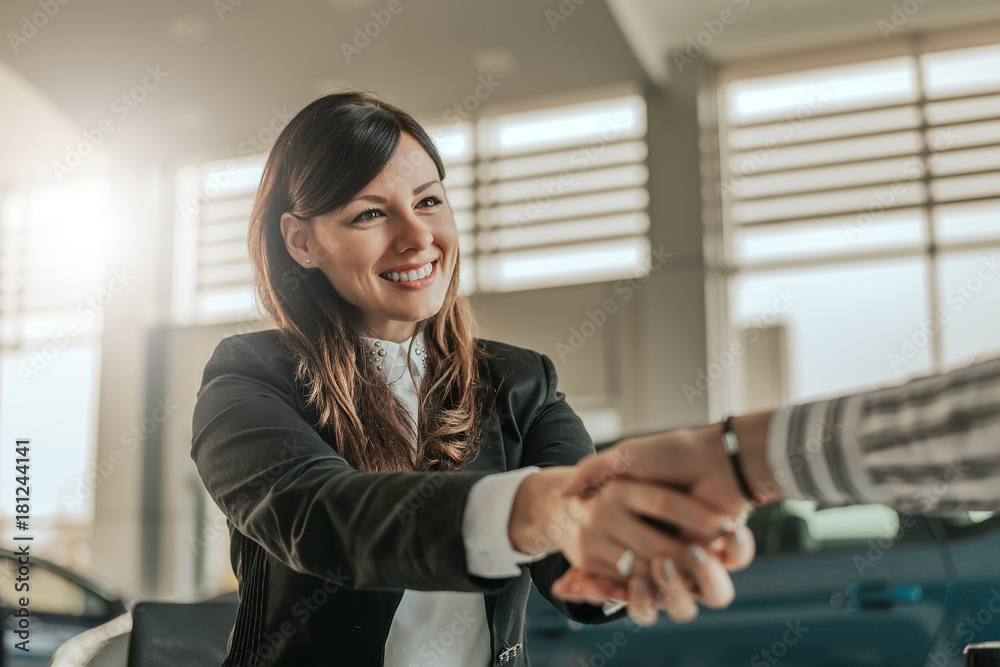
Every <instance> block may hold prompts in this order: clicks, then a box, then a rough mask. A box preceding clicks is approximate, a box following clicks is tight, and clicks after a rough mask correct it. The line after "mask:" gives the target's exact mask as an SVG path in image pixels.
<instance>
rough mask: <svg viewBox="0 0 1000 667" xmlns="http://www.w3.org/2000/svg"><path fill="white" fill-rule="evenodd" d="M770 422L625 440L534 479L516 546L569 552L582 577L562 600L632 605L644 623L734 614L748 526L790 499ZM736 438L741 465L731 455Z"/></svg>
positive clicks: (760, 418)
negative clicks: (773, 454)
mask: <svg viewBox="0 0 1000 667" xmlns="http://www.w3.org/2000/svg"><path fill="white" fill-rule="evenodd" d="M769 418H770V413H759V414H757V415H747V416H745V417H738V418H736V419H734V420H733V421H732V422H731V426H732V434H731V435H728V436H727V435H726V434H725V433H724V428H723V425H721V424H716V425H713V426H707V427H704V428H698V429H681V430H674V431H664V432H659V433H653V434H649V435H642V436H634V437H629V438H624V439H622V440H620V441H618V442H616V443H615V444H614V445H613V446H611V447H608V448H606V449H604V450H602V451H601V452H599V453H597V454H595V455H591V456H588V457H586V458H584V459H582V460H581V461H579V462H578V463H577V464H576V465H575V466H565V467H551V468H544V469H542V470H541V471H539V472H537V473H535V474H532V475H529V476H528V477H527V478H525V480H524V482H523V483H522V484H521V487H520V488H519V489H518V492H517V495H516V496H515V499H514V506H513V509H512V512H511V518H510V524H509V526H508V529H509V536H510V540H511V544H512V545H513V546H514V548H515V549H516V550H517V551H519V552H521V553H523V554H527V555H529V556H541V555H547V554H551V553H555V552H562V554H563V555H564V556H565V557H566V559H567V560H568V561H569V563H570V564H571V566H572V567H571V568H570V569H569V570H568V571H567V572H566V573H565V574H564V575H563V576H562V577H560V578H559V579H558V580H556V581H555V582H554V584H553V586H552V594H553V595H554V596H556V597H559V598H562V599H564V600H566V601H568V602H586V603H591V604H598V605H600V604H602V603H604V604H605V605H606V606H605V609H608V606H607V604H608V603H614V602H616V601H617V602H619V603H627V609H628V614H629V616H630V617H631V618H632V619H633V620H634V621H635V622H636V623H639V624H641V625H652V624H653V623H655V622H656V618H657V616H658V613H659V610H663V611H665V612H666V613H667V614H668V615H669V616H670V617H671V618H672V619H674V620H675V621H679V622H684V621H689V620H692V619H693V618H695V617H696V616H697V614H698V602H701V603H702V604H704V605H705V606H707V607H712V608H723V607H726V606H728V605H729V604H730V603H731V602H732V600H733V596H734V590H733V584H732V580H731V579H730V577H729V572H732V571H736V570H740V569H743V568H745V567H746V566H748V565H749V564H750V562H751V561H752V560H753V556H754V552H755V546H754V540H753V535H752V534H751V532H750V530H749V529H748V528H747V527H746V526H745V525H744V520H745V518H746V516H747V515H748V514H749V512H750V511H751V510H752V508H753V505H758V504H763V503H765V502H769V501H771V500H776V499H778V498H779V497H780V493H779V491H778V485H777V484H776V483H775V481H774V479H773V477H772V475H771V472H770V470H769V468H768V466H767V462H766V455H765V440H766V436H767V428H768V422H769ZM734 436H735V438H736V440H737V442H738V443H739V448H740V449H739V454H738V456H730V453H729V451H728V449H727V447H726V439H727V437H728V438H732V437H734ZM751 499H752V502H751ZM619 606H620V605H619Z"/></svg>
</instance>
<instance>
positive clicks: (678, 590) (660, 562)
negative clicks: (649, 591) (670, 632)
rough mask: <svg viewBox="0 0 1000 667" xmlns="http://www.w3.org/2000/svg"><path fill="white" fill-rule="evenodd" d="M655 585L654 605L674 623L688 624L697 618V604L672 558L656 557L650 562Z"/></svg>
mask: <svg viewBox="0 0 1000 667" xmlns="http://www.w3.org/2000/svg"><path fill="white" fill-rule="evenodd" d="M650 566H651V573H652V577H653V582H654V583H655V584H656V588H657V593H656V604H657V606H658V607H659V608H660V609H662V610H663V611H665V612H667V616H669V617H670V618H671V620H673V621H674V622H675V623H688V622H690V621H693V620H694V619H695V618H697V616H698V604H697V602H695V597H694V594H693V593H692V592H691V591H690V590H689V589H688V586H687V584H686V583H685V581H684V577H683V576H682V575H681V573H680V571H679V570H678V569H677V563H676V561H674V559H673V558H670V557H665V556H657V557H656V558H654V559H653V560H652V561H651V562H650Z"/></svg>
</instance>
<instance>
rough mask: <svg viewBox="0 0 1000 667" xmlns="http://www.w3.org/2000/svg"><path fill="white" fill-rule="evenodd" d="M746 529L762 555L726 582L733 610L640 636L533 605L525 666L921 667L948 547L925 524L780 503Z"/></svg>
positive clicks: (881, 510) (943, 596)
mask: <svg viewBox="0 0 1000 667" xmlns="http://www.w3.org/2000/svg"><path fill="white" fill-rule="evenodd" d="M751 528H752V529H753V530H754V533H755V536H756V538H757V543H758V557H757V559H756V560H755V561H754V563H753V564H752V565H751V567H750V568H748V569H747V570H745V571H744V572H739V573H736V574H734V576H733V580H734V583H735V585H736V601H735V602H734V603H733V605H732V606H731V607H730V608H729V609H726V610H719V611H713V610H703V611H702V613H701V615H700V616H699V618H698V619H696V620H695V621H694V622H692V623H690V624H685V625H678V624H675V623H672V622H671V621H669V619H667V618H666V617H661V619H660V621H659V623H658V624H657V625H656V626H655V627H653V628H638V627H636V626H635V625H634V624H632V623H631V622H629V621H625V620H620V621H616V622H614V623H612V624H607V625H601V626H580V625H579V624H572V623H566V622H565V621H564V620H563V621H560V620H559V617H558V615H557V614H556V612H555V611H554V610H551V613H549V611H548V610H545V609H544V607H542V605H539V604H537V603H536V604H535V605H534V606H533V607H532V615H531V617H530V618H529V621H528V622H529V636H528V639H527V650H528V653H529V655H531V658H532V662H533V664H538V665H543V666H544V665H550V666H552V667H569V666H572V667H586V666H588V665H590V666H594V667H597V666H600V665H612V664H618V665H623V666H624V665H629V666H630V667H631V666H635V667H654V666H656V667H662V666H665V665H671V666H682V667H687V666H690V667H695V666H701V665H713V666H719V667H722V666H725V665H740V666H745V665H748V664H749V665H751V667H770V666H771V665H776V664H778V663H779V662H780V663H781V665H782V666H783V667H795V666H798V665H808V666H809V667H859V666H860V667H864V666H868V665H871V666H882V667H894V666H899V667H904V666H906V667H909V666H911V665H923V664H925V661H926V657H927V655H928V653H929V651H930V650H931V648H932V641H933V640H934V638H935V637H936V635H937V634H938V630H939V627H940V626H941V622H942V618H943V617H944V615H945V608H946V600H947V598H948V595H947V591H948V579H947V576H946V569H945V567H944V560H943V558H944V556H943V551H944V550H945V547H943V546H942V545H941V544H940V543H939V542H938V540H937V539H936V538H935V532H934V527H933V525H932V524H931V523H929V522H928V520H926V519H924V518H922V517H916V516H909V515H899V514H898V513H896V512H895V511H893V510H891V509H889V508H887V507H884V506H881V505H866V506H860V507H850V508H834V509H826V510H821V511H817V510H815V507H814V505H813V504H812V503H806V502H797V501H786V502H784V503H776V504H774V505H771V506H768V507H767V508H763V509H762V510H759V511H758V513H757V514H755V516H754V517H753V518H752V520H751ZM549 609H551V606H549ZM536 656H537V658H536Z"/></svg>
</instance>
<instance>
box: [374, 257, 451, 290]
mask: <svg viewBox="0 0 1000 667" xmlns="http://www.w3.org/2000/svg"><path fill="white" fill-rule="evenodd" d="M426 265H427V263H426V262H425V263H424V264H407V265H406V267H405V268H406V269H408V270H411V267H412V270H416V269H419V268H421V267H423V266H426ZM430 265H431V272H430V273H428V274H427V275H426V276H424V277H423V278H420V279H419V280H407V281H396V280H393V279H392V278H385V277H384V275H385V274H384V273H383V274H379V278H381V279H382V280H384V281H385V282H387V283H389V284H390V285H392V286H393V287H398V288H399V289H403V290H419V289H423V288H424V287H427V286H428V285H431V284H432V283H434V281H435V280H437V274H438V271H437V267H438V260H434V261H432V262H431V263H430ZM401 268H402V267H401ZM389 273H393V272H391V271H390V272H389ZM396 273H400V271H396Z"/></svg>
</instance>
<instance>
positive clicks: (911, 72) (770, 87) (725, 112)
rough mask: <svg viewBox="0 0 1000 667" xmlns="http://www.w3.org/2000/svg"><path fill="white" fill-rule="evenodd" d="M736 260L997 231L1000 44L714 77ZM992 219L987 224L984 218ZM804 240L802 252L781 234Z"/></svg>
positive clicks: (753, 261) (771, 259) (998, 235)
mask: <svg viewBox="0 0 1000 667" xmlns="http://www.w3.org/2000/svg"><path fill="white" fill-rule="evenodd" d="M719 94H720V116H721V121H720V126H721V129H722V141H721V154H722V161H721V162H722V164H721V166H722V183H721V189H722V199H723V216H724V222H725V225H726V228H727V229H728V230H729V234H728V237H729V239H730V257H729V259H730V264H731V265H734V266H736V267H741V266H745V267H750V266H754V265H764V264H766V265H774V264H775V263H777V264H781V263H782V262H785V261H793V262H794V261H797V260H801V258H802V257H808V256H822V255H831V256H832V255H837V254H850V253H856V252H858V251H862V252H864V251H869V250H871V251H882V250H885V249H887V248H896V249H905V248H907V247H913V245H914V243H917V244H928V243H931V239H930V238H928V225H927V220H928V219H930V220H932V222H933V229H932V230H931V232H932V233H933V234H934V236H935V239H934V242H936V243H942V244H945V245H947V244H949V243H962V242H968V241H969V240H972V239H983V238H990V239H1000V45H985V46H975V47H969V48H959V49H949V50H947V51H935V52H927V53H922V54H920V53H916V54H914V55H911V56H893V57H887V58H882V59H875V60H871V61H868V62H861V63H857V62H852V63H850V64H845V65H840V66H827V67H822V68H817V69H810V70H805V71H792V72H787V73H783V74H769V75H767V76H760V77H742V78H732V79H726V78H725V76H723V77H722V78H721V83H720V91H719ZM991 221H992V222H991ZM790 237H795V238H797V239H798V241H799V243H798V248H799V253H798V256H796V253H794V252H789V249H788V243H787V242H786V243H773V242H770V241H773V240H775V239H776V238H783V239H786V240H787V239H788V238H790Z"/></svg>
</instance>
